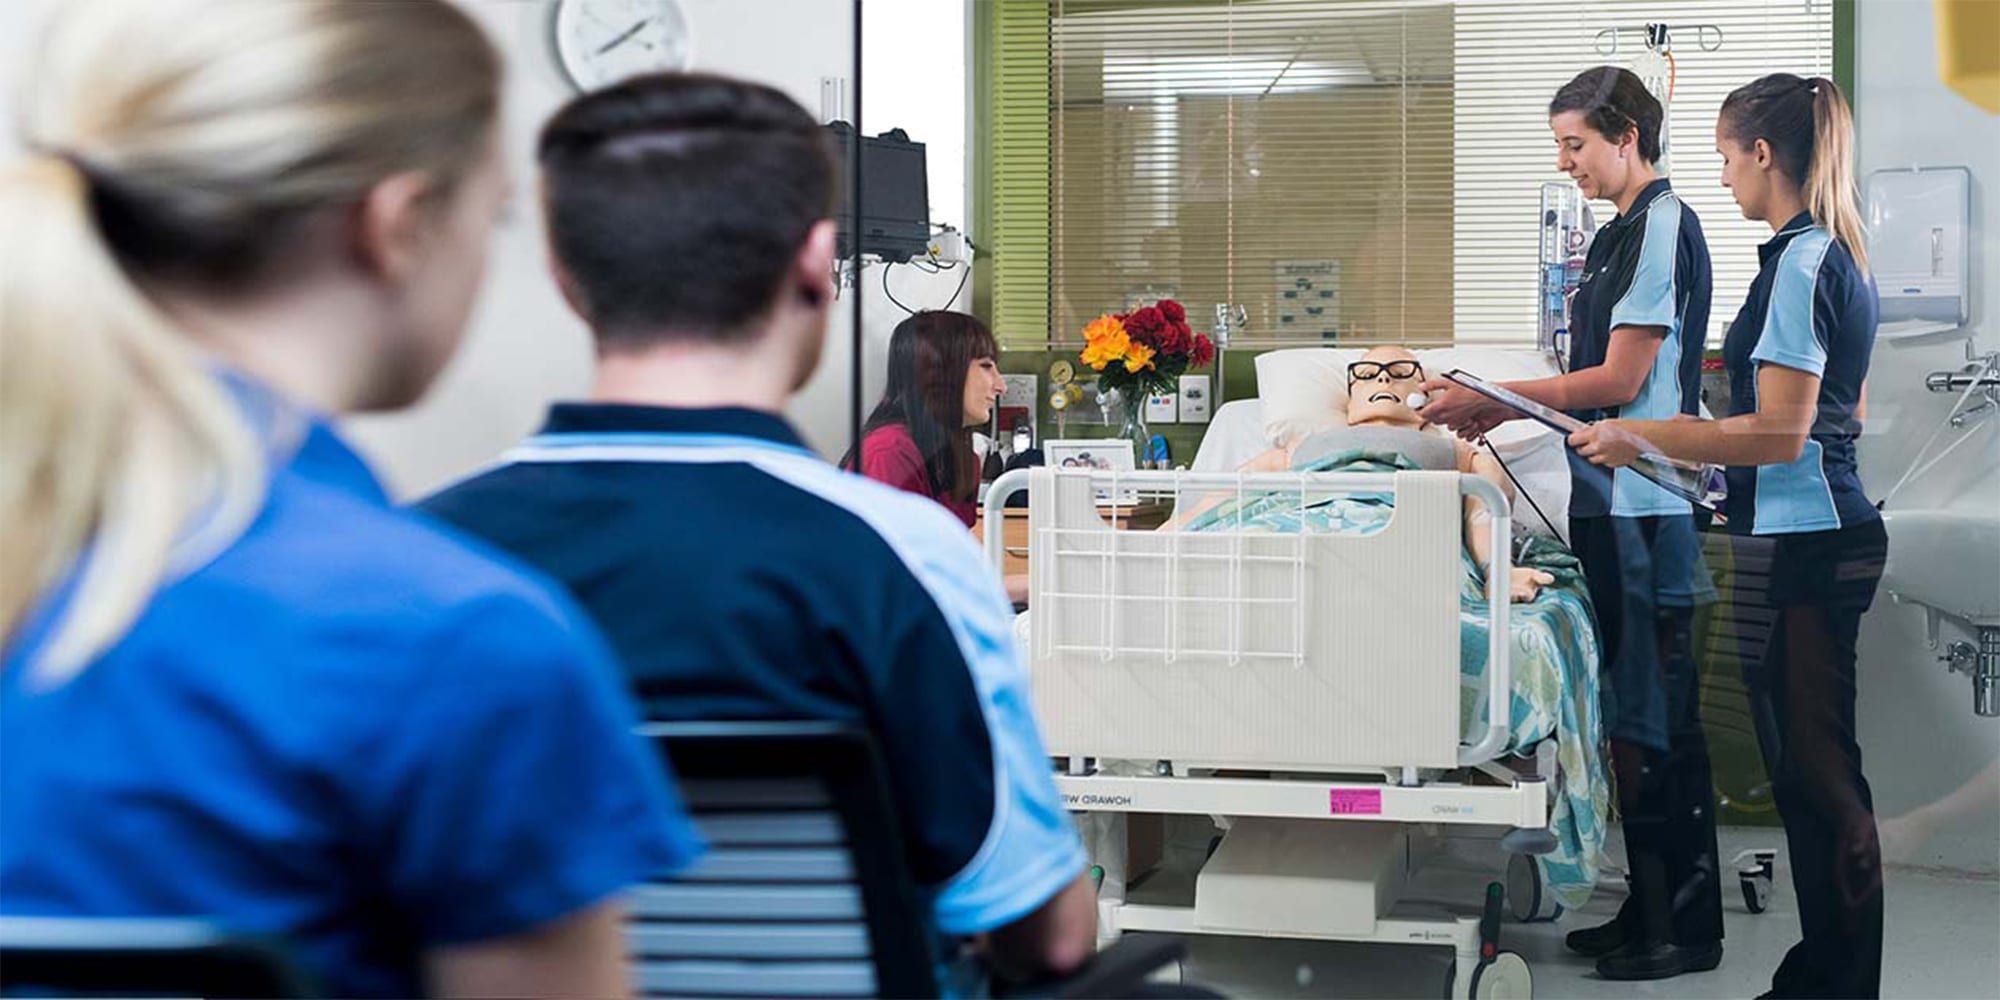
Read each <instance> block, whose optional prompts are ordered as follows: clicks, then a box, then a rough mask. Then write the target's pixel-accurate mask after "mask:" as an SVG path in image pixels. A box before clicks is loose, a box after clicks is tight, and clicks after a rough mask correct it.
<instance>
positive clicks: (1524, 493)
mask: <svg viewBox="0 0 2000 1000" xmlns="http://www.w3.org/2000/svg"><path fill="white" fill-rule="evenodd" d="M1479 446H1480V447H1482V448H1485V449H1486V453H1487V454H1489V455H1492V456H1493V460H1494V461H1495V462H1498V463H1500V471H1501V472H1504V473H1506V474H1507V481H1508V482H1510V483H1513V484H1514V493H1515V495H1516V496H1519V497H1521V498H1522V499H1524V500H1526V501H1528V506H1529V507H1532V508H1534V511H1535V516H1536V517H1539V518H1541V519H1542V524H1543V525H1544V526H1546V527H1547V528H1548V529H1549V534H1551V535H1554V536H1555V537H1557V538H1561V537H1563V534H1562V532H1560V531H1557V530H1556V525H1555V522H1554V521H1551V520H1549V516H1548V515H1547V514H1544V513H1542V505H1541V504H1538V503H1536V502H1535V495H1534V494H1533V493H1530V492H1528V488H1527V487H1526V486H1522V485H1521V481H1520V480H1519V479H1516V478H1514V470H1513V469H1510V468H1508V467H1507V460H1506V459H1504V458H1501V457H1500V449H1498V448H1495V447H1493V442H1491V441H1488V440H1486V435H1484V434H1481V435H1479Z"/></svg>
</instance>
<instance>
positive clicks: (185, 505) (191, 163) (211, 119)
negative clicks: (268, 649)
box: [0, 0, 499, 684]
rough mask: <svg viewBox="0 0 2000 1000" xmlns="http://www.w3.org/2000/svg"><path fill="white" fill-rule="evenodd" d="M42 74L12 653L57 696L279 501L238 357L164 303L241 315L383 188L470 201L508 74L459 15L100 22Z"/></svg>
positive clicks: (194, 3)
mask: <svg viewBox="0 0 2000 1000" xmlns="http://www.w3.org/2000/svg"><path fill="white" fill-rule="evenodd" d="M39 56H40V60H41V66H40V67H39V71H38V72H37V73H35V74H33V75H32V76H31V77H30V79H33V80H35V81H36V82H35V87H34V88H33V89H32V90H31V91H30V92H29V93H28V95H27V98H28V101H27V104H26V106H25V107H24V114H23V119H24V126H25V132H26V135H27V138H28V140H29V142H30V144H31V147H32V148H36V149H39V150H43V151H44V152H41V153H38V154H37V155H34V156H32V157H30V158H28V159H26V160H24V161H20V162H17V163H14V164H11V165H6V166H0V219H5V220H7V221H6V238H5V239H4V240H0V457H4V460H0V654H5V655H7V656H8V657H9V658H11V657H12V656H13V655H14V654H16V653H18V652H21V650H20V649H19V648H17V646H18V644H19V643H20V642H21V640H22V639H23V638H24V635H25V634H26V633H27V632H28V631H29V630H30V628H31V626H32V627H33V631H34V632H35V633H36V635H37V636H38V639H37V641H35V642H34V643H33V659H32V660H31V661H29V662H28V666H29V668H30V669H31V670H32V671H33V673H34V678H35V679H36V680H37V681H39V682H42V683H48V684H54V683H61V682H63V681H65V680H68V679H69V678H71V677H74V676H75V675H76V674H77V673H78V672H79V671H81V670H82V669H84V667H85V666H87V665H88V664H89V663H90V662H91V661H92V660H93V659H95V658H96V657H97V656H98V655H100V654H101V653H103V651H104V650H105V649H107V648H108V647H109V646H110V645H112V644H113V643H115V642H116V641H118V639H119V638H120V637H122V636H123V635H124V633H125V632H126V631H127V630H128V629H129V628H130V627H131V625H132V623H133V622H134V621H135V620H136V619H137V618H138V616H139V615H140V614H141V613H142V612H143V611H144V609H145V607H146V605H147V603H148V602H149V600H150V599H151V596H152V594H153V593H154V591H155V590H157V589H158V588H159V586H160V585H161V584H162V582H163V581H165V580H168V579H170V578H171V577H172V576H173V575H174V574H175V573H177V572H182V571H185V570H188V569H191V568H193V567H194V566H196V565H198V564H199V563H201V562H202V561H205V560H206V559H207V558H210V557H212V556H213V555H214V554H215V553H217V552H219V551H221V549H222V548H224V547H225V546H226V545H227V544H229V543H230V542H231V541H233V540H234V539H235V538H236V537H238V535H240V533H241V531H242V530H243V529H244V528H245V527H246V526H247V525H248V523H249V522H250V521H251V519H253V518H254V517H255V516H256V513H257V511H258V509H259V507H260V506H261V503H262V499H263V491H264V487H265V482H266V470H265V464H266V460H265V455H264V451H265V446H264V444H263V442H262V440H261V438H260V436H259V434H258V433H257V431H256V430H254V429H253V428H252V427H251V425H250V424H249V422H248V421H246V419H245V418H244V416H243V411H242V409H241V406H240V404H239V402H238V401H237V400H236V399H235V398H234V397H233V396H232V393H231V391H230V390H229V389H228V388H227V387H226V386H225V385H224V384H223V382H222V381H221V380H220V379H219V378H218V372H217V367H218V364H221V363H226V359H214V358H210V357H207V356H205V355H204V354H203V353H202V352H201V350H200V349H199V348H198V347H197V346H195V344H194V343H193V341H192V340H191V339H190V338H189V337H188V336H187V335H186V333H185V332H184V331H182V330H181V329H179V328H177V327H176V326H175V325H174V323H173V322H172V321H171V320H170V319H169V317H168V316H167V315H166V314H165V313H163V312H162V311H161V310H160V308H159V307H158V306H157V305H156V304H155V302H154V300H153V299H152V298H151V297H150V296H149V295H148V294H147V291H146V287H147V285H148V284H149V283H150V282H151V281H154V280H160V281H175V282H179V283H181V284H182V285H185V286H188V287H191V288H196V289H198V290H200V291H203V292H209V293H213V294H226V293H227V291H228V290H229V289H232V288H241V287H243V286H244V285H245V284H246V283H248V282H251V281H254V280H256V279H258V278H259V277H261V276H262V275H263V274H264V273H266V271H267V270H268V269H269V268H270V266H271V263H270V262H271V261H273V260H278V259H282V258H283V257H284V256H285V255H286V254H287V252H288V251H291V250H294V249H296V247H295V246H294V245H293V244H291V243H288V242H286V241H287V240H289V239H292V238H293V237H294V236H295V234H296V233H297V232H298V231H299V229H300V227H299V226H297V225H296V224H295V223H297V222H298V221H299V220H301V219H303V218H305V217H307V216H308V215H310V214H311V213H313V212H317V211H319V210H321V209H323V208H328V207H334V206H339V205H341V204H345V203H351V201H352V199H354V198H356V197H359V196H360V195H362V194H365V192H366V191H367V189H368V188H369V187H370V186H371V185H373V184H374V183H375V182H377V181H379V180H380V179H382V178H386V177H388V176H390V175H391V174H394V173H397V172H399V171H404V170H425V171H429V172H430V173H431V174H432V175H433V176H434V177H435V178H436V179H437V180H438V182H439V185H440V187H449V185H450V184H451V183H452V182H453V181H455V180H456V179H457V178H458V177H459V176H461V175H462V174H463V173H464V172H466V171H468V170H469V169H470V168H471V167H472V165H473V164H475V163H477V162H478V160H479V158H480V157H481V156H482V155H483V153H484V150H485V148H486V145H487V141H488V139H489V137H490V132H491V125H492V119H493V117H494V114H495V112H496V110H497V103H498V75H499V63H498V57H497V55H496V54H495V53H494V52H493V50H492V48H491V46H490V45H489V44H488V43H487V42H486V40H485V38H484V37H483V36H482V35H481V34H480V33H479V31H478V29H477V28H476V27H475V26H474V25H473V24H472V23H471V22H470V20H468V19H467V18H466V17H465V15H464V14H463V13H462V12H459V11H457V10H456V9H455V8H453V7H451V6H450V5H449V4H447V3H445V2H443V0H400V2H397V3H325V2H318V0H256V2H245V0H153V2H149V3H147V4H143V5H132V4H126V3H122V2H115V0H85V2H81V3H75V4H72V5H69V6H67V7H66V8H65V9H64V11H63V13H62V14H61V16H60V19H59V20H58V22H57V25H56V27H55V29H54V30H53V31H52V33H51V34H50V36H49V38H48V39H47V40H46V42H45V44H44V45H43V46H42V47H41V50H40V52H39ZM364 67H365V68H364ZM204 286H206V287H204ZM57 594H60V595H61V596H60V597H57V596H56V595H57ZM50 615H53V617H48V618H46V620H44V618H45V616H50Z"/></svg>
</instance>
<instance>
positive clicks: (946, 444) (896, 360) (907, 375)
mask: <svg viewBox="0 0 2000 1000" xmlns="http://www.w3.org/2000/svg"><path fill="white" fill-rule="evenodd" d="M999 355H1000V347H999V345H998V344H997V343H996V342H995V341H994V339H993V331H992V330H990V329H988V328H987V326H986V324H985V323H982V322H980V320H979V317H977V316H972V315H968V314H966V313H962V312H947V311H943V310H939V311H932V312H920V313H917V314H916V315H914V316H911V317H910V318H908V319H906V320H904V321H902V322H901V323H898V324H896V332H895V333H894V334H892V335H891V336H890V338H889V384H888V386H887V388H885V389H884V390H883V392H882V401H881V402H880V403H877V404H876V406H875V410H874V412H872V413H870V414H869V415H868V422H867V423H866V424H864V425H862V429H861V435H862V438H863V439H864V440H865V439H866V438H867V436H868V433H869V432H870V431H873V430H875V429H876V428H879V427H885V426H888V425H890V424H902V425H903V427H904V429H905V430H907V431H909V434H910V439H911V440H912V441H915V442H916V444H917V452H918V453H919V454H921V455H922V456H923V458H924V471H925V472H926V473H927V474H928V476H929V478H930V487H931V493H932V495H934V496H948V497H952V498H954V499H957V500H971V499H973V498H974V497H975V496H977V495H978V493H979V465H978V462H977V461H976V460H975V458H974V456H973V453H972V428H970V427H967V426H965V374H966V372H968V371H970V370H971V368H972V363H973V362H974V361H977V360H979V359H980V358H996V357H999ZM859 454H860V442H856V443H855V448H854V450H852V451H850V452H848V455H847V458H846V459H844V460H842V462H841V464H842V465H843V466H846V467H847V468H850V469H854V470H856V471H859V470H860V464H859V458H858V457H857V456H858V455H859Z"/></svg>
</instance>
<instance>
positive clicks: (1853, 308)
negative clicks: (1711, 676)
mask: <svg viewBox="0 0 2000 1000" xmlns="http://www.w3.org/2000/svg"><path fill="white" fill-rule="evenodd" d="M1853 141H1854V140H1853V127H1852V118H1851V116H1850V113H1849V111H1848V107H1847V102H1846V101H1845V99H1843V98H1842V96H1841V94H1840V89H1839V88H1838V87H1836V86H1835V85H1834V83H1833V81H1831V80H1828V79H1825V78H1823V77H1816V78H1812V79H1805V78H1801V77H1797V76H1793V75H1791V74H1789V73H1779V74H1773V75H1771V76H1767V77H1764V78H1762V79H1759V80H1757V81H1755V82H1753V83H1750V84H1748V85H1746V86H1744V87H1742V88H1739V89H1738V90H1736V91H1735V92H1733V93H1731V94H1730V95H1729V97H1728V99H1727V100H1725V101H1724V102H1723V105H1722V114H1721V119H1720V121H1719V122H1718V123H1717V125H1716V148H1717V150H1718V151H1719V152H1720V153H1721V154H1722V158H1723V168H1722V180H1723V183H1724V184H1725V185H1727V186H1728V187H1729V188H1730V190H1731V192H1732V193H1733V194H1734V195H1735V196H1736V201H1737V204H1738V205H1739V206H1741V207H1742V209H1743V214H1744V216H1745V217H1747V218H1751V219H1757V220H1760V221H1763V222H1766V223H1768V224H1770V226H1771V229H1772V232H1773V235H1772V237H1771V241H1770V242H1768V243H1766V244H1764V245H1763V246H1761V247H1759V248H1758V251H1757V256H1758V261H1759V264H1760V265H1761V266H1760V267H1759V269H1758V272H1757V277H1756V280H1755V281H1753V282H1752V283H1751V285H1750V291H1749V294H1748V295H1746V296H1745V299H1744V303H1743V309H1742V311H1741V312H1739V313H1738V314H1737V316H1736V320H1735V322H1734V323H1732V324H1730V327H1729V336H1728V339H1727V340H1726V341H1725V343H1724V347H1723V356H1724V360H1725V362H1726V363H1727V365H1728V368H1729V381H1730V415H1729V416H1728V417H1727V418H1726V419H1723V420H1718V421H1699V422H1674V423H1662V422H1645V421H1637V422H1627V421H1615V422H1612V423H1611V424H1608V425H1599V426H1598V427H1596V428H1592V429H1590V430H1588V431H1586V432H1583V433H1580V434H1578V435H1576V436H1575V437H1573V438H1572V439H1571V442H1572V444H1575V445H1577V446H1578V449H1579V451H1580V452H1581V453H1583V454H1584V455H1586V456H1588V457H1590V458H1591V459H1592V460H1593V461H1597V462H1599V463H1602V464H1604V465H1606V466H1614V467H1615V466H1622V465H1625V464H1628V463H1630V462H1631V461H1632V459H1633V457H1634V456H1635V455H1636V454H1638V453H1639V452H1640V451H1643V450H1659V451H1663V452H1665V453H1666V454H1668V455H1672V456H1676V457H1680V458H1687V459H1693V460H1697V461H1704V462H1714V463H1718V464H1724V465H1727V466H1728V477H1729V504H1728V514H1729V526H1730V529H1731V530H1732V531H1735V532H1739V533H1743V534H1748V535H1754V536H1757V537H1759V538H1764V539H1769V540H1770V542H1771V546H1772V547H1771V585H1770V600H1771V605H1772V607H1773V608H1774V609H1775V610H1776V611H1777V620H1776V621H1775V622H1774V623H1773V625H1772V633H1771V639H1770V642H1769V644H1768V646H1767V647H1766V651H1765V657H1764V662H1763V663H1762V664H1761V669H1760V670H1759V671H1758V672H1757V674H1756V675H1755V676H1754V678H1753V681H1754V687H1755V688H1757V689H1760V690H1759V692H1758V693H1759V694H1760V696H1761V697H1764V698H1768V699H1769V701H1770V706H1771V708H1772V709H1773V710H1774V714H1775V716H1776V720H1777V724H1778V729H1779V738H1778V740H1777V744H1778V745H1777V746H1776V747H1767V748H1766V751H1767V753H1768V754H1770V755H1771V756H1772V757H1773V758H1774V759H1771V760H1768V761H1767V762H1766V763H1767V766H1768V767H1769V769H1770V771H1771V774H1772V780H1773V786H1774V788H1775V790H1776V792H1777V799H1778V812H1779V815H1780V816H1782V817H1783V818H1784V821H1785V837H1786V840H1787V844H1788V847H1789V848H1790V856H1789V858H1788V861H1789V862H1790V867H1791V870H1792V881H1793V886H1794V888H1795V889H1796V890H1797V893H1798V900H1799V920H1800V924H1801V927H1802V930H1803V940H1801V941H1800V943H1799V944H1798V945H1796V946H1794V947H1793V948H1792V949H1791V951H1790V952H1789V953H1787V954H1786V956H1785V960H1784V963H1783V964H1782V965H1781V966H1780V967H1779V969H1778V971H1777V973H1776V974H1775V975H1774V976H1773V977H1772V982H1771V992H1769V993H1767V994H1765V995H1766V996H1780V997H1871V996H1876V995H1879V993H1880V990H1881V965H1882V876H1881V851H1880V848H1879V846H1878V844H1877V840H1876V832H1875V818H1874V808H1873V802H1872V797H1871V795H1870V792H1869V788H1868V781H1867V779H1866V778H1865V777H1863V776H1862V773H1861V750H1860V747H1859V745H1858V744H1857V742H1856V740H1855V725H1854V702H1855V695H1856V688H1855V642H1856V637H1857V634H1858V632H1859V629H1860V622H1861V615H1862V613H1863V612H1865V611H1867V610H1868V607H1869V605H1870V603H1871V602H1872V601H1873V599H1874V596H1875V589H1876V585H1877V584H1878V583H1879V582H1880V580H1881V576H1882V567H1883V562H1884V559H1885V556H1886V554H1887V550H1888V537H1887V535H1886V533H1885V532H1884V529H1883V525H1882V518H1881V516H1880V514H1879V513H1878V512H1877V511H1876V509H1875V506H1874V505H1873V504H1871V503H1870V502H1869V501H1868V498H1867V496H1866V494H1865V493H1864V492H1863V491H1862V486H1861V479H1860V477H1859V476H1858V475H1857V473H1856V471H1855V445H1856V441H1857V439H1858V438H1859V436H1860V433H1861V418H1862V411H1863V409H1864V400H1865V395H1866V393H1865V388H1864V387H1865V385H1866V382H1867V378H1868V361H1869V357H1870V355H1871V354H1872V352H1873V348H1874V342H1875V323H1876V315H1877V300H1876V292H1875V285H1874V282H1873V281H1872V280H1871V279H1870V278H1869V276H1868V259H1867V251H1866V248H1865V241H1864V240H1863V237H1862V229H1861V218H1860V212H1859V210H1858V209H1857V208H1856V205H1855V194H1854V182H1853V176H1854V173H1853V162H1852V161H1853V152H1852V151H1853V148H1854V146H1853Z"/></svg>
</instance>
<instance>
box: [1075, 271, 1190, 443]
mask: <svg viewBox="0 0 2000 1000" xmlns="http://www.w3.org/2000/svg"><path fill="white" fill-rule="evenodd" d="M1214 360H1215V342H1214V341H1211V340H1209V339H1208V336H1207V335H1206V334H1200V333H1196V332H1194V331H1193V330H1192V329H1190V328H1189V327H1188V322H1187V310H1186V309H1184V308H1182V307H1181V304H1180V303H1179V302H1176V301H1174V300H1173V299H1161V300H1160V301H1159V302H1158V303H1156V304H1154V305H1150V306H1143V307H1141V308H1138V309H1134V310H1132V311H1131V312H1129V313H1107V314H1105V315H1103V316H1099V317H1097V318H1096V319H1094V320H1091V321H1090V322H1089V323H1088V324H1086V325H1085V326H1084V328H1083V354H1082V361H1083V364H1084V366H1085V367H1087V368H1089V369H1090V370H1092V371H1094V372H1096V373H1097V392H1098V399H1099V401H1100V404H1101V405H1104V406H1106V407H1107V410H1108V409H1109V408H1110V407H1112V406H1116V407H1118V408H1120V415H1121V416H1122V417H1123V429H1122V436H1124V437H1128V438H1131V439H1132V441H1133V443H1134V444H1135V445H1136V447H1137V449H1138V451H1137V454H1138V457H1139V458H1141V459H1144V458H1145V457H1146V446H1147V433H1146V419H1145V418H1146V397H1147V396H1149V395H1153V394H1156V393H1158V394H1167V393H1173V392H1176V391H1178V390H1179V388H1180V377H1181V375H1182V374H1183V373H1185V372H1186V371H1187V370H1188V369H1190V368H1199V367H1201V366H1203V365H1206V364H1208V363H1209V362H1211V361H1214Z"/></svg>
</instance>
